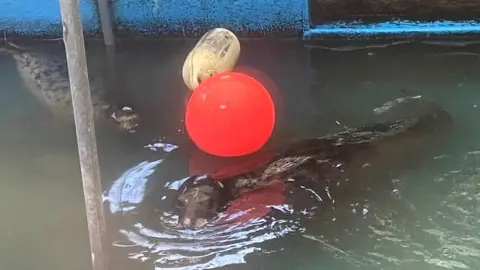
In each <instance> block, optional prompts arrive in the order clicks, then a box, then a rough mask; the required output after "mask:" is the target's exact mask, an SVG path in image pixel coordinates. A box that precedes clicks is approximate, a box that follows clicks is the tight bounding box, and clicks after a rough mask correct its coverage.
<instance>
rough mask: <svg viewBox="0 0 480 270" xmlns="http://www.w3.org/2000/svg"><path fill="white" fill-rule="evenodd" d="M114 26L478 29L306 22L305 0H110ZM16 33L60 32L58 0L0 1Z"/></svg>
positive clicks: (88, 24) (316, 31)
mask: <svg viewBox="0 0 480 270" xmlns="http://www.w3.org/2000/svg"><path fill="white" fill-rule="evenodd" d="M95 2H96V0H79V3H80V9H81V15H82V21H83V28H84V30H85V32H87V33H89V32H90V33H91V32H93V31H98V30H99V29H100V27H99V25H100V23H99V18H98V15H97V9H96V4H95ZM111 2H112V13H113V16H114V17H115V21H116V27H117V30H126V31H128V32H136V33H141V34H145V35H161V34H165V33H166V34H176V35H187V36H190V35H201V34H203V33H204V32H205V31H206V30H208V29H209V28H212V27H217V26H222V27H227V28H230V29H232V30H233V31H235V32H236V33H240V32H244V31H254V32H257V33H272V32H273V33H279V32H280V33H283V34H285V33H298V32H302V31H305V37H312V36H317V35H347V36H348V35H357V36H368V35H376V34H387V35H404V34H412V33H434V34H456V33H457V34H458V33H480V23H479V22H478V21H464V22H452V21H436V22H410V21H390V22H383V23H376V24H364V23H362V22H350V23H344V22H337V23H330V24H326V25H319V26H314V27H309V25H308V21H309V19H308V18H309V17H308V7H307V0H111ZM3 30H5V31H7V33H9V34H21V35H53V36H60V35H61V23H60V7H59V4H58V0H0V31H3Z"/></svg>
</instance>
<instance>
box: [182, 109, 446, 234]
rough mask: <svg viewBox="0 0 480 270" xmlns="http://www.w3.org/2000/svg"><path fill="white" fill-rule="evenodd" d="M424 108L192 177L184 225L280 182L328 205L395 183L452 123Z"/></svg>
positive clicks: (185, 194) (185, 189)
mask: <svg viewBox="0 0 480 270" xmlns="http://www.w3.org/2000/svg"><path fill="white" fill-rule="evenodd" d="M425 105H426V106H425V107H424V108H423V109H422V110H423V112H422V113H421V114H418V115H410V117H408V118H405V119H400V120H396V121H389V122H387V121H386V122H383V123H382V122H381V123H373V124H369V125H364V126H361V127H358V128H346V130H343V131H341V132H338V133H334V134H331V135H327V136H324V137H319V138H313V139H305V140H300V141H297V142H293V143H290V144H288V145H286V146H284V147H281V148H279V149H275V150H274V152H275V153H276V154H275V155H272V158H270V159H269V160H267V161H266V162H262V163H261V164H258V166H256V167H253V168H251V169H249V170H247V171H245V170H243V171H239V172H237V173H231V174H229V175H221V174H220V177H218V174H217V175H215V174H207V175H197V176H192V177H190V178H189V179H188V180H187V181H185V182H184V183H183V185H182V186H181V187H180V189H179V192H178V194H177V196H176V198H175V199H174V202H175V208H176V211H177V213H178V215H179V225H180V226H182V227H185V228H201V227H202V226H204V225H205V224H207V223H208V222H210V221H212V219H213V218H214V217H215V216H216V215H217V214H218V213H220V212H222V211H225V210H226V209H227V208H228V207H229V205H231V204H232V202H233V201H234V200H236V199H238V198H240V197H241V196H243V195H245V194H247V193H252V192H258V191H259V190H260V191H261V190H263V189H265V188H269V187H272V186H275V185H278V184H293V185H300V186H304V187H308V188H310V189H312V190H314V191H315V192H316V193H317V194H318V195H319V196H320V198H322V203H323V204H324V205H327V204H328V203H330V204H333V203H338V201H341V200H342V198H344V199H345V198H351V197H352V196H354V194H355V192H357V191H358V189H359V188H361V187H362V186H367V185H368V184H372V181H373V180H374V179H390V173H391V170H392V168H394V167H395V166H396V165H398V164H401V163H405V162H406V161H407V160H409V159H410V158H411V157H412V155H416V154H419V151H418V149H420V146H421V145H423V144H424V143H425V141H426V140H427V139H429V138H431V137H432V135H433V134H436V133H437V132H440V131H442V130H445V129H446V128H447V127H449V126H450V125H451V123H452V119H451V116H450V114H449V113H448V112H446V111H445V110H443V109H442V108H440V107H438V106H436V105H434V104H425ZM409 113H410V114H411V112H409ZM268 151H270V152H271V150H268ZM382 176H383V177H382ZM375 183H378V182H374V184H375ZM357 193H358V192H357Z"/></svg>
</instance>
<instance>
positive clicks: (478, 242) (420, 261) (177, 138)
mask: <svg viewBox="0 0 480 270" xmlns="http://www.w3.org/2000/svg"><path fill="white" fill-rule="evenodd" d="M433 43H435V44H433ZM191 45H193V42H190V43H189V42H151V43H149V42H146V43H143V42H142V43H135V44H130V43H124V44H120V45H119V47H118V50H117V59H116V63H117V66H116V69H117V70H116V72H117V74H116V75H117V77H116V82H115V84H114V85H115V86H114V87H113V89H110V92H109V95H110V97H111V98H112V100H115V102H121V103H128V104H131V105H133V106H134V107H135V108H136V110H138V111H139V112H140V114H141V115H142V116H143V119H142V127H144V129H143V130H141V131H139V132H138V133H135V134H119V133H118V132H116V131H112V130H111V129H109V128H108V127H106V126H103V125H98V129H97V138H98V146H99V154H100V164H101V168H102V181H103V187H104V189H105V192H104V200H105V207H106V208H105V209H106V210H107V211H106V212H107V219H108V233H109V238H110V240H111V243H112V246H111V253H112V255H113V264H114V266H115V269H119V270H128V269H213V268H221V269H251V268H254V269H297V268H298V269H422V270H423V269H478V268H479V267H480V260H479V259H478V258H479V255H480V238H479V237H478V231H479V229H480V228H479V225H478V222H477V221H478V205H479V202H480V201H479V199H480V198H479V197H478V192H479V188H478V179H479V176H478V170H477V167H478V154H479V153H478V148H479V147H480V143H479V141H478V135H479V134H480V129H479V128H478V125H477V124H476V119H477V115H478V110H479V106H480V104H478V100H479V98H480V92H479V91H478V86H479V84H480V75H478V74H479V73H478V69H479V68H480V57H479V54H477V53H480V52H479V49H480V47H479V46H478V45H476V44H467V43H461V42H450V43H443V44H440V42H430V43H429V44H426V43H422V42H414V43H409V42H398V43H396V42H393V43H389V44H378V43H377V44H374V45H372V44H367V45H364V44H360V45H355V44H354V45H351V44H346V45H344V44H338V43H322V44H314V45H310V46H302V44H300V43H298V42H278V43H275V44H274V45H273V44H271V43H269V42H259V41H246V42H244V44H243V48H242V50H243V51H242V57H241V59H240V65H243V66H247V67H252V68H254V69H256V70H260V71H262V72H264V73H265V74H268V77H269V78H270V79H271V81H273V82H275V84H276V85H277V86H278V91H277V93H272V95H273V96H274V98H275V99H276V101H277V104H279V102H280V101H281V104H282V105H281V108H280V113H279V115H282V117H281V118H280V119H279V122H278V124H277V128H276V132H275V135H274V137H275V142H274V143H278V144H282V143H284V142H285V141H287V140H289V139H296V138H308V137H313V136H320V135H324V134H327V133H331V132H333V131H338V130H339V129H341V128H342V127H343V126H349V127H353V126H356V125H360V124H363V123H365V122H368V121H370V120H372V119H373V114H372V111H373V109H374V108H377V107H378V106H380V105H381V104H384V103H385V102H387V101H391V100H394V99H396V98H398V97H402V96H414V95H422V96H424V97H427V98H430V99H432V100H434V101H435V102H436V103H438V104H440V105H441V106H442V107H444V108H445V109H447V110H448V111H449V112H450V113H451V114H452V116H453V118H454V121H455V129H454V130H455V131H454V132H452V133H449V134H446V135H445V136H442V137H441V138H438V140H435V142H432V144H431V145H429V146H428V147H427V150H425V152H422V157H423V159H422V160H423V161H421V162H417V161H415V162H413V161H412V162H406V163H407V164H406V165H407V166H406V168H405V169H404V170H401V171H398V172H396V173H395V174H392V176H391V178H389V179H385V185H383V184H382V185H380V186H378V187H375V188H373V187H372V190H371V192H369V193H366V194H365V195H363V196H361V197H360V198H361V199H359V200H357V201H353V202H352V203H351V204H350V203H349V204H348V205H347V206H346V207H344V208H342V209H337V210H336V211H330V212H325V211H320V210H319V209H317V207H316V206H318V205H319V202H318V201H316V198H315V194H312V192H311V191H309V190H307V189H305V188H298V189H293V188H292V189H289V190H288V191H287V192H286V200H285V202H283V203H279V204H277V205H269V206H268V207H271V208H272V211H271V213H270V214H269V215H267V216H265V217H262V218H256V219H251V220H249V221H248V222H246V223H239V224H235V225H228V226H227V225H222V226H218V225H217V226H213V225H212V226H207V228H205V229H203V230H196V231H195V230H182V229H180V228H178V227H176V223H177V219H178V217H177V216H176V214H175V213H174V211H173V206H172V200H173V198H174V196H175V194H176V192H177V189H178V187H179V186H180V184H181V183H182V181H184V180H185V179H186V178H187V177H188V176H189V175H191V174H193V173H194V172H198V171H208V168H207V167H211V166H213V167H222V166H226V165H228V163H229V162H231V161H225V160H222V159H213V160H212V161H208V160H207V161H206V160H204V159H203V158H196V159H195V158H192V153H193V152H194V150H192V146H191V145H190V144H189V143H188V142H187V140H186V139H185V136H186V135H185V133H184V132H183V131H182V130H183V127H182V126H183V123H182V118H183V110H184V101H185V94H186V89H185V87H184V86H183V83H182V81H181V73H180V70H181V66H182V64H183V60H184V58H185V55H186V52H188V50H189V46H191ZM49 46H51V45H46V47H49ZM55 46H56V45H55ZM89 48H90V49H89V57H90V58H91V59H93V60H89V68H90V67H91V68H92V70H93V69H94V68H95V67H94V66H95V65H97V64H98V65H100V66H101V65H102V61H103V57H104V56H103V53H102V52H101V46H100V45H98V44H93V45H92V44H90V45H89ZM54 53H55V54H62V53H63V52H62V51H61V49H60V50H54ZM90 63H91V64H90ZM101 68H102V67H100V69H101ZM99 72H101V71H99ZM16 73H17V71H16V69H15V66H14V62H13V61H12V60H11V59H10V58H8V57H6V56H0V77H1V79H0V80H1V81H2V84H1V85H0V89H1V91H0V95H1V98H0V104H1V105H2V108H1V110H2V112H1V113H0V123H1V124H2V126H4V127H8V128H2V130H1V131H0V145H1V147H0V153H1V154H0V160H2V166H4V167H3V168H4V169H3V170H2V173H1V175H0V177H1V178H2V179H5V180H2V182H1V183H0V205H1V206H0V210H1V214H2V215H3V217H2V220H6V222H2V223H0V229H1V233H0V234H2V235H1V238H2V239H5V240H2V241H1V242H2V243H1V244H0V251H1V252H0V254H1V255H0V261H2V264H3V266H5V269H34V268H48V269H65V266H66V265H68V266H72V267H73V268H70V267H69V269H86V268H85V267H86V265H88V264H89V263H90V261H89V257H88V256H89V252H88V238H87V233H86V230H87V228H86V224H85V219H84V209H83V200H82V190H81V181H80V176H79V170H78V169H79V168H78V160H77V154H76V148H75V137H74V131H73V128H72V126H71V125H67V127H68V128H66V126H65V125H64V124H61V123H57V122H56V121H54V120H52V119H53V118H52V116H51V115H49V114H48V113H47V110H46V108H45V106H43V105H40V104H38V103H37V102H35V100H34V99H33V98H32V95H31V93H29V91H28V90H27V89H25V87H23V86H21V80H20V78H19V77H18V75H16ZM19 104H21V105H19ZM257 207H258V205H257ZM262 207H266V206H262ZM46 243H48V244H46ZM45 246H49V248H48V249H46V248H45ZM74 265H79V266H74ZM75 267H76V268H75Z"/></svg>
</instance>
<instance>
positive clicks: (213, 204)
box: [208, 198, 215, 209]
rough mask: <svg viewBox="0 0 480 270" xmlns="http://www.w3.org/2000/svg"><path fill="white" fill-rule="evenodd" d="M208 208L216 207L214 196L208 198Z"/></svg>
mask: <svg viewBox="0 0 480 270" xmlns="http://www.w3.org/2000/svg"><path fill="white" fill-rule="evenodd" d="M208 208H209V209H214V208H215V200H214V199H213V198H210V199H209V200H208Z"/></svg>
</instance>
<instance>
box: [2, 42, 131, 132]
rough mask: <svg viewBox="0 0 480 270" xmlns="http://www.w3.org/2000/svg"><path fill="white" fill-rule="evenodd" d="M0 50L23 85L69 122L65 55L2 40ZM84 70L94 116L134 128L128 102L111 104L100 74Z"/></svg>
mask: <svg viewBox="0 0 480 270" xmlns="http://www.w3.org/2000/svg"><path fill="white" fill-rule="evenodd" d="M0 53H4V54H8V55H11V56H12V57H13V59H15V62H16V67H17V71H18V73H19V75H20V77H21V78H22V80H23V82H24V85H25V86H26V87H27V88H28V89H29V90H30V92H31V93H32V94H33V95H34V96H35V97H36V99H37V100H38V101H39V102H40V103H41V104H43V105H44V106H45V107H46V108H47V109H49V111H50V112H52V113H53V114H54V115H55V116H56V117H57V118H59V119H68V121H70V122H73V107H72V96H71V92H70V81H69V77H68V67H67V62H66V59H65V57H60V56H56V55H52V54H49V53H45V52H41V51H34V50H30V49H26V48H22V47H20V46H18V45H15V44H13V43H11V42H7V41H6V42H5V46H3V47H1V48H0ZM89 73H90V74H88V77H89V81H90V92H91V99H92V104H93V109H94V119H95V121H96V122H97V123H98V122H99V120H104V119H111V120H113V122H114V123H116V124H117V125H118V127H119V128H120V129H121V130H124V131H128V132H134V131H135V128H136V127H137V126H138V121H139V116H138V114H137V113H136V112H135V111H134V110H133V108H132V107H131V106H125V105H120V104H118V105H112V104H110V103H109V102H107V101H106V91H105V90H106V88H105V86H104V81H103V79H102V77H100V76H97V74H95V73H93V72H89Z"/></svg>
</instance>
